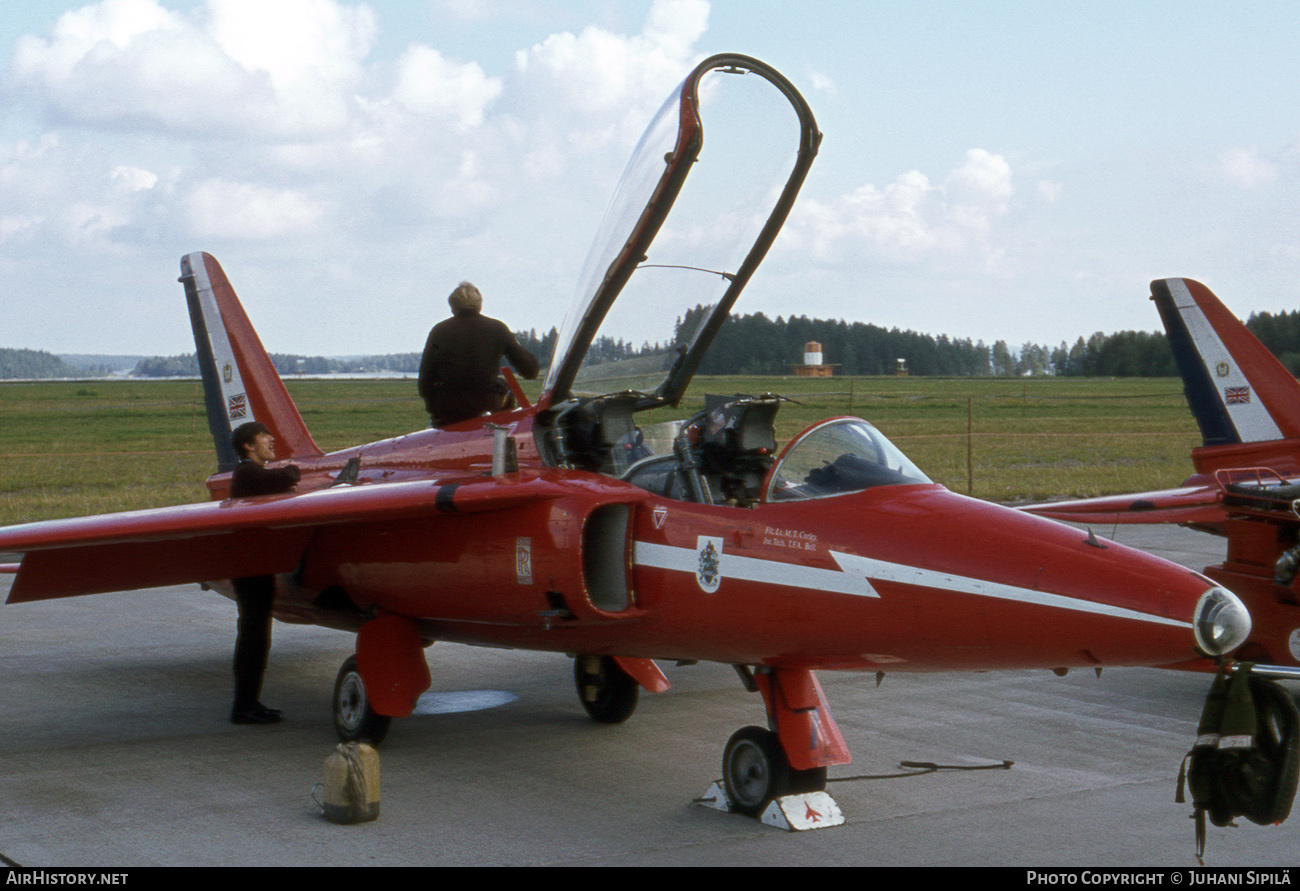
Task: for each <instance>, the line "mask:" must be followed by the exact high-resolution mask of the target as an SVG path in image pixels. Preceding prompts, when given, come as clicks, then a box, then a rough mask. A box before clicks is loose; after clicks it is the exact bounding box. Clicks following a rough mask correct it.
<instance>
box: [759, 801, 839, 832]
mask: <svg viewBox="0 0 1300 891" xmlns="http://www.w3.org/2000/svg"><path fill="white" fill-rule="evenodd" d="M759 819H760V820H762V821H763V822H764V823H766V824H767V825H768V826H775V827H777V828H778V829H784V830H786V831H787V832H803V831H806V830H808V829H826V828H827V827H829V826H839V825H841V824H843V822H844V814H842V813H841V812H840V806H839V805H838V804H836V803H835V799H834V798H831V797H830V795H828V794H827V793H825V792H800V793H797V794H795V795H782V796H781V797H780V798H775V799H773V800H772V802H771V804H769V805H768V806H767V809H766V810H765V811H763V815H762V816H761V817H760V818H759Z"/></svg>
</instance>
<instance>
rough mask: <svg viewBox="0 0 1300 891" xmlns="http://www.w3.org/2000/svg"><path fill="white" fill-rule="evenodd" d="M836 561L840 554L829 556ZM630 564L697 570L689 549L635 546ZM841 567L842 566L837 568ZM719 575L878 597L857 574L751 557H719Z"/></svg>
mask: <svg viewBox="0 0 1300 891" xmlns="http://www.w3.org/2000/svg"><path fill="white" fill-rule="evenodd" d="M831 554H832V556H834V557H835V558H836V559H837V560H838V559H839V558H840V557H841V556H845V555H842V554H836V553H835V552H834V551H832V552H831ZM633 560H634V562H635V563H636V564H637V565H638V566H653V567H655V568H656V569H672V570H675V571H677V572H689V573H690V574H691V575H695V573H696V571H697V570H698V569H699V566H700V556H699V554H697V553H696V552H695V551H693V550H691V549H690V548H674V547H671V546H669V545H659V544H650V543H649V542H644V541H638V542H637V543H636V550H635V556H634V558H633ZM841 565H842V564H841ZM720 571H721V573H722V577H723V578H727V579H741V580H743V581H747V582H769V583H771V584H773V585H786V586H788V587H791V588H812V589H813V590H815V591H830V592H833V593H836V594H856V595H858V596H860V597H879V596H880V595H879V594H877V593H876V589H875V588H873V587H871V582H870V581H868V580H867V577H866V576H865V575H863V574H859V573H849V572H840V571H837V570H834V569H817V568H816V567H812V566H799V565H797V564H794V563H781V562H778V561H776V560H758V559H756V558H754V557H738V556H736V555H735V554H728V553H725V552H724V553H723V554H722V557H721V564H720Z"/></svg>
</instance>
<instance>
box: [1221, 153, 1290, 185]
mask: <svg viewBox="0 0 1300 891" xmlns="http://www.w3.org/2000/svg"><path fill="white" fill-rule="evenodd" d="M1219 165H1220V168H1221V169H1222V170H1223V175H1224V176H1226V177H1227V178H1228V180H1229V181H1230V182H1232V183H1235V184H1236V185H1239V186H1242V187H1243V188H1247V189H1250V188H1254V187H1255V186H1262V185H1268V184H1269V183H1271V182H1273V181H1274V180H1276V179H1277V177H1278V168H1277V165H1276V164H1275V163H1273V162H1272V161H1270V160H1269V159H1267V158H1264V157H1261V156H1260V154H1259V150H1258V149H1257V148H1255V147H1253V146H1252V147H1249V148H1231V149H1228V150H1227V151H1225V152H1223V154H1221V155H1220V156H1219Z"/></svg>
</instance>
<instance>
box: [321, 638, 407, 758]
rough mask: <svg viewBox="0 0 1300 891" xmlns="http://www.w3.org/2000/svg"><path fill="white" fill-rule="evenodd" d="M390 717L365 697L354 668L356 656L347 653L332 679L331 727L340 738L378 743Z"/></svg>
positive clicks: (361, 683)
mask: <svg viewBox="0 0 1300 891" xmlns="http://www.w3.org/2000/svg"><path fill="white" fill-rule="evenodd" d="M392 723H393V719H392V718H391V717H389V716H388V715H381V714H377V713H376V712H375V710H374V709H372V708H371V707H370V701H369V700H368V699H367V698H366V685H365V684H364V683H363V682H362V680H361V673H360V672H359V671H357V657H356V656H349V657H348V658H347V661H346V662H344V663H343V667H342V668H340V669H339V675H338V678H337V679H336V680H335V681H334V730H335V732H336V733H338V735H339V739H341V740H343V742H363V741H364V742H368V743H370V744H371V745H375V746H377V745H379V744H380V743H381V742H383V741H384V737H385V736H387V735H388V728H389V726H390V725H391V724H392Z"/></svg>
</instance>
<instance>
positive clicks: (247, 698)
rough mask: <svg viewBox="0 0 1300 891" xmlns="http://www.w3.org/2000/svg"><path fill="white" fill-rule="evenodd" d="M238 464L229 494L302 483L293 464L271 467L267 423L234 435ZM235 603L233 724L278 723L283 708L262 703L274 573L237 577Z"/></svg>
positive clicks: (255, 492)
mask: <svg viewBox="0 0 1300 891" xmlns="http://www.w3.org/2000/svg"><path fill="white" fill-rule="evenodd" d="M230 443H231V445H233V446H234V447H235V453H236V454H237V455H239V464H238V466H236V467H235V471H234V473H233V474H232V475H231V477H230V497H231V498H248V497H250V496H253V495H275V494H278V493H280V492H287V491H289V490H290V489H292V488H293V487H294V486H296V485H297V484H298V480H299V478H300V477H301V474H300V473H299V472H298V468H297V467H296V466H294V465H293V464H286V465H285V466H284V467H275V468H270V467H267V466H266V465H267V463H268V462H270V461H272V460H274V459H275V439H274V438H273V437H272V436H271V431H270V430H268V429H267V427H266V425H265V424H262V423H259V422H258V421H249V422H248V423H247V424H240V425H239V426H238V427H236V428H235V429H234V431H233V432H232V433H231V434H230ZM231 582H232V584H233V585H234V586H235V602H236V603H237V604H238V605H239V631H238V635H237V636H236V638H235V659H234V672H235V702H234V705H232V706H231V707H230V722H231V723H232V724H275V723H278V722H279V721H280V720H281V718H283V715H282V714H281V712H280V710H279V709H274V708H267V707H266V706H264V705H262V703H261V702H259V701H258V700H259V698H260V697H261V695H262V675H263V674H265V673H266V658H267V655H268V654H269V653H270V652H271V603H272V601H273V600H274V599H275V577H274V576H269V575H255V576H249V577H247V578H241V579H232V580H231Z"/></svg>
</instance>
